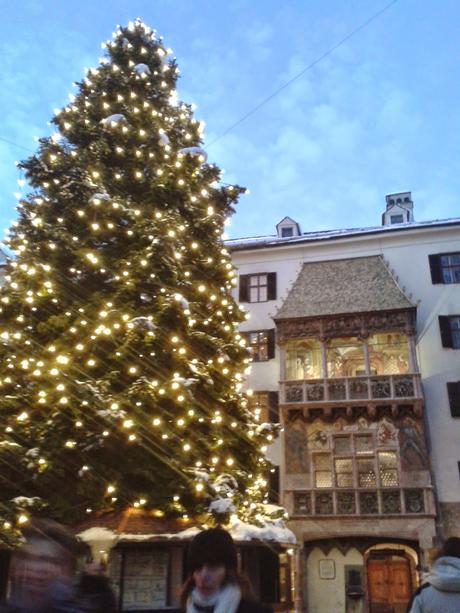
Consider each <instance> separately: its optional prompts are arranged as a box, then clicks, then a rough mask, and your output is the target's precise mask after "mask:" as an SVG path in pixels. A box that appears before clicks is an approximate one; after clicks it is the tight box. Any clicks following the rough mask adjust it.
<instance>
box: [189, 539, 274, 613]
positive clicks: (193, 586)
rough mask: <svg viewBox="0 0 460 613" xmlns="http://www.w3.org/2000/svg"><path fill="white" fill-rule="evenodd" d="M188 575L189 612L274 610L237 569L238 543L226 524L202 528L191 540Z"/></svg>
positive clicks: (230, 612) (259, 611) (268, 612)
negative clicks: (257, 596) (259, 599)
mask: <svg viewBox="0 0 460 613" xmlns="http://www.w3.org/2000/svg"><path fill="white" fill-rule="evenodd" d="M187 565H188V568H189V575H188V578H187V580H186V582H185V584H184V586H183V588H182V595H181V606H182V608H183V610H184V611H185V613H270V612H271V609H270V608H268V607H264V606H262V605H260V604H258V603H257V602H256V601H255V598H254V595H253V593H252V590H251V588H250V585H249V581H248V580H247V579H246V578H245V577H243V576H242V575H240V574H239V573H238V571H237V565H238V560H237V553H236V547H235V543H234V542H233V539H232V537H231V536H230V534H229V533H228V532H226V531H225V530H223V529H222V528H210V529H208V530H203V531H202V532H199V533H198V534H197V535H196V536H195V538H194V539H193V541H192V542H191V544H190V549H189V552H188V557H187Z"/></svg>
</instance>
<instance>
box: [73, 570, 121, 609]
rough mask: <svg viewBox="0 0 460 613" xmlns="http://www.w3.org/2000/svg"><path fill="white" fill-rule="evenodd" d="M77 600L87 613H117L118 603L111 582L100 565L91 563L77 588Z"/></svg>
mask: <svg viewBox="0 0 460 613" xmlns="http://www.w3.org/2000/svg"><path fill="white" fill-rule="evenodd" d="M75 595H76V600H77V602H78V604H79V606H80V607H81V609H82V611H85V613H115V611H116V610H117V603H116V599H115V594H114V592H113V590H112V588H111V587H110V581H109V579H108V578H107V577H106V575H105V574H104V568H103V566H102V565H100V564H95V563H94V562H93V563H90V564H88V565H87V566H86V568H85V570H84V572H83V573H82V574H81V576H80V578H79V581H78V583H77V586H76V592H75Z"/></svg>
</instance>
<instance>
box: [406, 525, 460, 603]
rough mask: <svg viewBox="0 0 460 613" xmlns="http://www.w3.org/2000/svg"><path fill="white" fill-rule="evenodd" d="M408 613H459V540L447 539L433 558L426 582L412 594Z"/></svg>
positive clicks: (456, 538)
mask: <svg viewBox="0 0 460 613" xmlns="http://www.w3.org/2000/svg"><path fill="white" fill-rule="evenodd" d="M408 611H409V613H441V612H442V613H459V611H460V538H458V537H456V536H453V537H451V538H448V539H447V541H446V542H445V543H444V545H443V546H442V547H441V549H440V550H439V553H438V555H437V556H436V558H435V561H434V563H433V566H432V567H431V572H430V575H429V577H428V582H427V583H425V584H424V585H422V586H421V587H420V588H419V589H418V590H417V591H416V592H415V594H414V596H413V598H412V600H411V602H410V603H409V608H408Z"/></svg>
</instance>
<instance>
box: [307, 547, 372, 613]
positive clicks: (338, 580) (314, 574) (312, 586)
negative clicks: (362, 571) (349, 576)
mask: <svg viewBox="0 0 460 613" xmlns="http://www.w3.org/2000/svg"><path fill="white" fill-rule="evenodd" d="M324 559H328V560H333V561H334V563H335V579H321V577H320V574H319V561H320V560H324ZM348 565H354V566H362V565H363V556H362V555H361V554H360V553H359V551H357V550H356V549H350V550H349V551H348V552H347V553H346V555H343V554H342V553H341V552H340V551H339V550H338V549H336V548H334V549H332V550H331V551H330V552H329V555H327V556H325V555H324V553H323V552H322V551H321V550H320V549H318V548H315V549H313V551H312V552H311V553H310V555H309V556H308V560H307V599H308V613H345V611H346V596H345V566H348Z"/></svg>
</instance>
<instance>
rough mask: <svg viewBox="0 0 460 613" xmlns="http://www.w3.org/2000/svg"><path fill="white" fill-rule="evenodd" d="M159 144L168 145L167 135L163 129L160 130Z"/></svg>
mask: <svg viewBox="0 0 460 613" xmlns="http://www.w3.org/2000/svg"><path fill="white" fill-rule="evenodd" d="M160 145H161V146H162V147H167V146H168V145H169V136H168V135H167V134H166V133H165V132H163V131H161V132H160Z"/></svg>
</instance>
